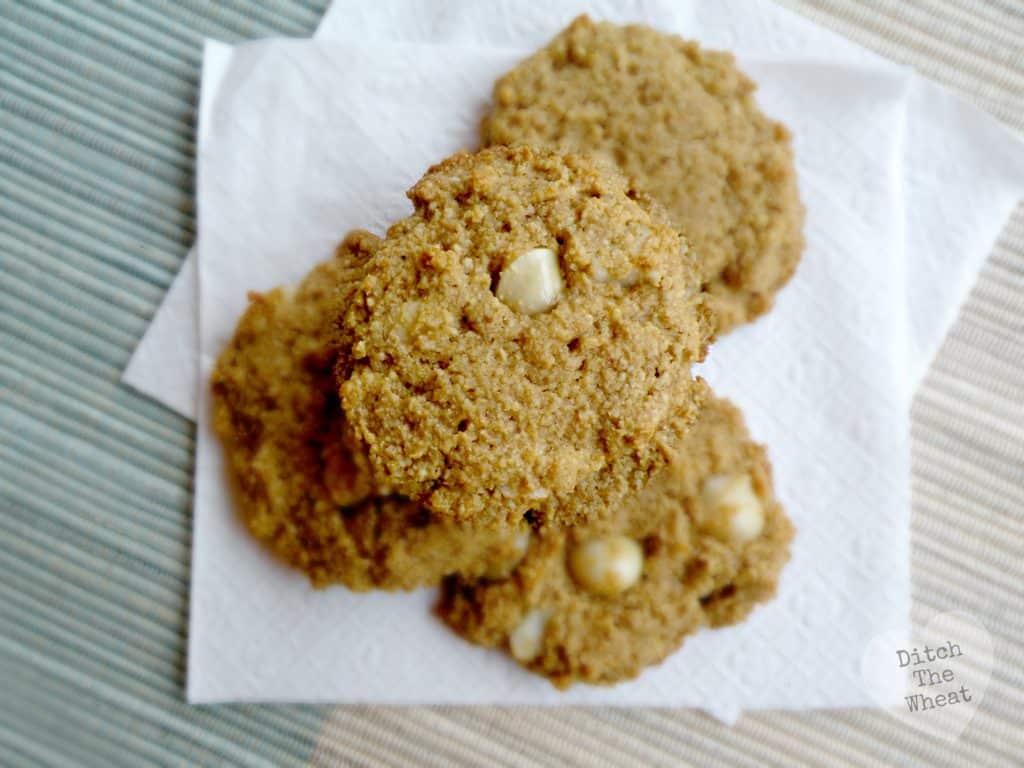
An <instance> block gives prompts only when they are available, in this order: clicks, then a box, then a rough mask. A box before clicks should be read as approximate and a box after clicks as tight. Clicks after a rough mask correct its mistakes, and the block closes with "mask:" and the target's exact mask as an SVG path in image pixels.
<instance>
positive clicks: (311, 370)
mask: <svg viewBox="0 0 1024 768" xmlns="http://www.w3.org/2000/svg"><path fill="white" fill-rule="evenodd" d="M378 243H379V240H378V239H377V238H375V237H373V236H372V235H369V234H367V233H360V232H356V233H353V234H351V235H349V237H348V238H347V239H346V240H345V242H344V243H342V245H341V246H339V248H338V250H337V253H336V255H335V257H334V258H333V259H331V260H330V261H328V262H326V263H324V264H321V265H320V266H318V267H316V268H315V269H314V270H313V271H312V272H310V274H309V275H308V276H307V277H306V278H305V280H303V281H302V283H301V284H300V285H299V286H298V287H297V288H296V289H295V290H292V291H288V290H284V289H280V288H278V289H275V290H273V291H270V292H268V293H266V294H253V295H252V297H251V301H250V304H249V308H248V310H247V311H246V312H245V314H244V315H243V316H242V318H241V320H240V321H239V323H238V327H237V329H236V331H235V335H234V338H233V339H232V340H231V342H230V343H229V344H228V346H227V348H226V349H225V350H224V352H223V353H222V354H221V357H220V359H219V360H218V362H217V366H216V368H215V370H214V373H213V380H212V386H213V393H214V401H213V402H214V427H215V429H216V431H217V434H218V435H219V436H220V438H221V440H222V441H223V444H224V450H225V454H226V457H227V460H228V465H229V467H230V469H231V472H232V475H233V477H234V480H235V486H236V487H235V490H236V494H235V495H236V499H237V503H238V507H239V511H240V513H241V517H242V519H243V520H244V521H245V523H246V525H247V527H248V528H249V530H250V531H251V532H252V534H253V535H254V536H255V537H256V538H257V539H259V540H260V541H261V542H263V543H264V544H265V545H266V546H267V547H268V548H269V549H270V550H272V551H273V552H274V553H275V554H276V555H277V556H278V557H280V558H281V559H282V560H283V561H284V562H286V563H288V564H289V565H291V566H293V567H295V568H298V569H300V570H302V571H304V572H305V573H306V574H307V575H308V576H309V579H310V581H311V582H312V583H313V585H314V586H317V587H323V586H327V585H329V584H343V585H345V586H347V587H349V588H351V589H356V590H366V589H372V588H380V589H412V588H414V587H418V586H423V585H429V584H436V583H437V582H438V581H439V580H440V579H441V577H442V576H444V575H445V574H448V573H453V572H456V571H462V572H465V573H467V574H482V573H485V572H486V573H491V574H494V573H501V572H502V569H503V568H504V570H505V571H507V570H508V568H509V567H511V566H512V565H514V564H515V563H516V562H517V561H518V560H519V558H520V557H521V556H522V554H523V551H524V549H525V547H524V540H523V538H522V536H521V535H520V532H519V531H517V530H515V529H508V530H505V531H501V530H496V531H495V530H492V531H471V530H468V529H466V528H465V527H464V526H459V525H456V524H454V523H451V522H438V521H435V520H434V519H433V518H432V517H431V515H430V514H429V513H427V512H426V511H425V510H424V509H423V508H422V507H420V506H419V505H418V504H414V503H413V502H410V501H408V500H405V499H402V498H400V497H397V496H378V495H376V494H377V493H379V492H380V490H381V489H380V488H379V487H377V486H376V484H375V483H374V482H373V475H372V473H371V471H370V467H369V464H368V462H367V461H366V458H365V456H364V455H363V454H362V452H361V449H360V447H359V445H358V443H357V442H355V441H354V440H353V439H352V438H351V436H350V434H349V433H348V430H347V428H346V422H345V417H344V415H343V413H342V411H341V408H340V405H339V402H338V396H337V390H336V386H335V382H334V376H333V368H334V363H335V359H334V358H335V353H334V341H333V339H334V335H335V332H334V328H333V323H334V320H335V318H336V317H337V313H338V308H339V307H340V306H342V305H343V304H344V303H345V302H346V301H348V300H349V297H350V296H351V293H352V291H353V290H354V288H355V286H356V285H357V284H358V282H359V281H360V280H361V279H362V278H363V275H364V270H365V264H366V261H367V259H368V258H369V256H370V253H371V252H372V251H373V250H374V249H375V248H376V247H377V245H378Z"/></svg>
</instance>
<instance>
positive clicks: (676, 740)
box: [0, 0, 1024, 766]
mask: <svg viewBox="0 0 1024 768" xmlns="http://www.w3.org/2000/svg"><path fill="white" fill-rule="evenodd" d="M324 4H325V3H324V2H323V0H311V1H310V2H308V3H307V2H301V1H300V0H279V1H277V2H274V1H272V0H267V1H266V2H261V3H248V2H242V0H229V1H227V2H218V3H207V2H203V1H202V0H183V1H179V2H169V1H168V2H158V1H157V0H150V1H149V2H140V1H139V0H119V1H118V2H102V3H101V2H91V1H87V0H76V1H74V2H57V1H56V0H34V1H33V2H26V3H20V2H12V0H2V2H0V334H2V343H0V765H16V766H21V765H35V764H42V765H61V766H64V765H98V766H117V765H126V766H137V765H140V764H159V765H227V764H239V765H305V764H308V763H310V762H312V763H313V764H317V765H325V766H326V765H337V764H346V765H348V764H351V765H383V764H394V765H410V764H433V765H453V764H467V765H474V764H475V765H491V764H521V763H538V764H544V763H546V764H564V763H585V764H620V765H621V764H628V765H637V764H641V765H648V764H679V763H691V764H699V765H710V764H729V765H734V764H750V765H769V764H794V763H808V764H819V765H821V764H829V765H835V764H842V763H852V764H865V765H867V764H871V765H874V764H895V763H899V764H913V763H921V764H944V763H948V764H961V765H965V764H970V765H986V764H990V765H1012V764H1021V763H1024V728H1022V727H1021V726H1022V725H1024V722H1022V721H1024V716H1022V714H1021V713H1022V712H1024V645H1022V640H1021V638H1022V637H1024V617H1022V615H1021V613H1020V610H1019V607H1020V600H1021V587H1020V584H1021V583H1024V558H1022V557H1021V554H1022V549H1024V211H1022V210H1018V214H1017V216H1016V217H1015V218H1014V219H1013V221H1012V222H1011V223H1010V224H1009V226H1008V228H1007V229H1006V231H1005V232H1004V234H1003V236H1002V238H1001V240H1000V242H999V243H998V245H997V247H996V249H995V251H994V252H993V255H992V257H991V258H990V260H989V262H988V264H987V265H986V268H985V271H984V274H983V275H982V277H981V279H980V281H979V283H978V285H977V286H976V288H975V290H974V292H973V295H972V297H971V300H970V301H969V302H968V304H967V306H966V307H965V309H964V311H963V313H962V316H961V318H960V320H959V322H958V323H957V325H956V327H955V328H954V330H953V332H952V333H951V335H950V337H949V339H948V340H947V342H946V344H945V345H944V347H943V350H942V352H941V353H940V355H939V357H938V359H937V360H936V362H935V364H934V366H933V368H932V371H931V373H930V375H929V377H928V379H927V381H926V383H925V385H924V386H923V388H922V390H921V392H920V393H919V395H918V397H917V400H916V402H915V406H914V451H915V461H914V493H915V502H914V503H915V510H914V511H915V514H914V552H913V567H914V574H913V577H914V589H915V593H914V598H915V620H918V621H923V620H925V619H926V618H927V616H928V615H929V614H930V613H931V612H934V611H941V610H949V609H951V608H968V609H970V610H971V611H973V612H974V613H975V614H977V615H978V616H979V617H981V618H982V619H983V620H984V621H986V623H987V624H988V627H989V629H990V630H991V631H992V632H993V637H994V640H995V644H996V654H997V665H996V669H995V671H994V673H993V681H992V684H991V687H990V689H989V691H988V694H987V696H986V698H985V701H984V703H983V705H982V709H981V711H980V712H979V714H978V716H977V717H976V719H975V720H974V721H973V722H972V724H971V725H970V727H969V728H968V730H967V731H966V733H965V734H964V736H963V737H962V738H961V739H960V740H959V741H958V742H956V743H954V744H946V743H939V744H935V743H932V742H931V741H929V740H928V739H927V738H925V737H924V736H922V735H919V734H918V733H917V732H915V731H909V730H907V729H906V728H904V727H902V726H900V725H899V724H898V723H896V722H895V721H892V720H890V719H888V718H887V717H886V716H884V715H880V714H876V713H872V712H869V711H841V712H819V713H813V714H787V713H778V712H776V713H761V714H755V715H749V716H746V717H744V718H743V720H742V721H741V722H740V723H739V724H738V725H737V726H736V727H734V728H731V729H730V728H727V727H725V726H722V725H721V724H719V723H717V722H715V721H712V720H711V719H709V718H708V717H706V716H704V715H702V714H699V713H696V712H690V711H670V710H613V709H568V710H558V711H552V710H535V709H501V708H466V709H453V708H427V707H424V708H411V709H409V708H407V709H396V708H384V707H347V708H333V709H332V708H326V707H312V706H220V707H188V706H185V705H184V703H183V700H182V685H183V676H184V669H185V658H184V653H185V631H186V620H185V619H186V612H187V599H188V571H189V566H188V561H189V535H190V534H189V530H190V523H191V520H190V513H189V501H190V494H191V465H192V460H193V452H194V438H193V431H192V427H191V425H190V424H189V423H188V422H187V421H185V420H183V419H181V418H179V417H177V416H175V415H173V414H171V413H170V412H168V411H166V410H164V409H162V408H161V407H159V406H157V405H155V404H153V403H151V402H149V401H148V400H146V399H144V398H142V397H140V396H138V395H136V394H134V393H133V392H132V391H130V390H128V389H126V388H124V387H123V386H121V385H120V384H119V381H118V380H119V376H120V372H121V370H122V368H123V367H124V365H125V363H126V362H127V359H128V356H129V354H130V353H131V350H132V349H133V348H134V345H135V343H136V341H137V340H138V338H139V337H140V336H141V334H142V331H143V330H144V328H145V326H146V324H147V322H148V319H149V317H150V316H151V315H152V313H153V311H154V310H155V308H156V305H157V303H158V302H159V300H160V298H161V296H162V295H163V292H164V291H165V290H166V288H167V286H168V285H169V283H170V281H171V279H172V277H173V276H174V274H175V272H176V270H177V268H178V266H179V264H180V263H181V260H182V259H183V258H184V255H185V252H186V249H187V248H188V246H189V244H190V243H191V240H192V237H193V234H194V226H195V221H194V216H193V210H192V205H193V203H192V185H193V160H194V143H193V130H194V121H195V97H196V86H197V78H198V72H199V59H200V43H201V40H202V38H203V37H204V36H211V37H216V38H219V39H221V40H226V41H229V42H232V41H239V40H243V39H247V38H252V37H262V36H269V35H296V36H305V35H308V34H310V33H311V32H312V30H313V29H314V27H315V26H316V23H317V21H318V20H319V17H320V14H321V13H322V11H323V6H324ZM785 4H786V5H788V6H790V7H792V8H794V9H795V10H798V11H800V12H802V13H805V14H807V15H808V16H810V17H812V18H814V19H816V20H817V21H819V22H821V23H823V24H826V25H828V26H831V27H833V28H835V29H837V30H839V31H841V32H843V33H844V34H846V35H848V36H850V37H852V38H854V39H856V40H858V41H860V42H862V43H864V44H866V45H868V46H870V47H872V48H874V49H876V50H878V51H880V52H882V53H884V54H886V55H888V56H891V57H892V58H895V59H899V60H901V61H905V62H909V63H912V64H914V65H915V66H917V67H918V68H919V69H920V70H921V71H923V72H924V73H926V74H928V75H929V76H932V77H934V78H935V79H937V80H939V81H941V82H943V83H946V84H948V85H950V86H951V87H953V88H955V89H957V90H959V91H961V92H963V93H964V94H966V95H967V96H968V97H969V98H971V99H973V100H975V101H976V102H977V103H979V104H980V105H982V106H983V107H985V108H987V109H989V110H991V111H992V112H993V113H994V114H996V115H998V116H999V117H1001V118H1002V119H1004V120H1005V121H1006V122H1007V123H1008V124H1010V125H1013V126H1015V127H1017V128H1018V129H1021V130H1024V42H1022V41H1024V5H1022V4H1021V3H1019V2H1018V1H1017V0H985V1H979V2H970V0H908V1H905V2H903V1H901V0H867V1H865V0H860V1H859V2H857V1H855V0H785Z"/></svg>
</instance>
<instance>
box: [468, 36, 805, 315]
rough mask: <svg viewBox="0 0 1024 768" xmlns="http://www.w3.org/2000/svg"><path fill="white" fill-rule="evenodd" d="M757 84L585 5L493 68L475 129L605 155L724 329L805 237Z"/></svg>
mask: <svg viewBox="0 0 1024 768" xmlns="http://www.w3.org/2000/svg"><path fill="white" fill-rule="evenodd" d="M754 89H755V85H754V83H753V82H752V81H751V80H750V79H749V78H747V77H746V76H745V75H744V74H743V73H742V72H741V71H740V70H739V69H738V68H737V67H736V64H735V61H734V59H733V57H732V55H730V54H728V53H722V52H718V51H706V50H702V49H701V48H700V47H699V46H698V45H697V44H696V43H693V42H687V41H684V40H682V39H680V38H678V37H675V36H672V35H666V34H663V33H660V32H657V31H656V30H653V29H650V28H648V27H643V26H638V25H631V26H616V25H614V24H610V23H596V22H593V21H591V20H590V19H588V18H587V17H585V16H583V17H580V18H578V19H576V20H575V21H573V23H572V24H570V25H569V27H568V28H567V29H565V30H564V31H563V32H562V33H560V34H559V35H558V36H557V37H555V38H554V40H552V41H551V43H550V44H549V45H548V46H547V47H546V48H544V49H543V50H541V51H539V52H538V53H536V54H534V55H533V56H531V57H530V58H528V59H526V60H525V61H523V62H522V63H521V64H519V65H518V66H517V67H515V69H513V70H512V71H511V72H509V73H508V74H507V75H505V76H504V77H502V78H501V79H500V80H498V82H497V84H496V85H495V87H494V106H493V110H492V112H491V113H490V114H489V115H488V116H487V117H485V119H484V120H483V122H482V125H481V137H482V140H483V143H484V144H485V145H493V144H509V145H512V144H527V145H530V146H543V147H554V148H557V149H560V150H563V151H577V152H579V151H582V152H591V153H594V154H599V155H602V156H605V157H607V158H608V159H610V160H613V161H614V162H616V163H617V164H618V165H619V167H620V168H622V170H623V171H625V173H626V175H627V176H628V177H630V178H631V179H633V180H634V181H635V183H636V184H637V186H638V187H639V188H640V189H642V190H643V191H645V192H647V193H648V194H650V195H651V196H652V197H653V198H654V199H655V200H657V201H658V202H660V203H661V204H662V205H663V206H665V208H666V209H667V211H668V213H669V216H670V218H671V220H672V222H673V223H674V224H675V226H677V227H678V228H679V230H680V231H681V232H683V233H684V234H685V235H686V237H687V238H688V239H689V240H690V243H691V244H692V246H693V249H694V251H695V253H696V254H697V255H698V257H699V258H700V260H701V263H702V275H703V280H704V285H705V290H706V291H707V292H708V293H709V295H710V298H711V306H712V308H713V310H714V314H715V317H716V329H717V331H718V332H719V333H724V332H725V331H728V330H730V329H731V328H733V327H735V326H736V325H739V324H742V323H745V322H749V321H750V320H753V319H754V318H756V317H758V316H759V315H761V314H763V313H765V312H767V311H768V310H769V309H770V308H771V306H772V304H773V301H774V296H775V294H776V292H777V291H778V290H779V289H780V288H781V287H782V286H783V285H784V284H785V283H786V282H787V281H788V280H789V278H790V277H791V276H792V274H793V272H794V271H795V269H796V265H797V262H798V261H799V259H800V254H801V252H802V250H803V246H804V240H803V235H802V228H803V220H804V208H803V205H802V204H801V202H800V197H799V193H798V190H797V178H796V171H795V167H794V162H793V151H792V146H791V140H790V134H789V131H788V130H787V129H786V128H785V127H784V126H783V125H782V124H780V123H778V122H775V121H773V120H771V119H769V118H768V117H766V116H765V115H764V114H763V113H762V112H761V110H760V109H759V108H758V106H757V104H756V102H755V100H754V98H753V92H754Z"/></svg>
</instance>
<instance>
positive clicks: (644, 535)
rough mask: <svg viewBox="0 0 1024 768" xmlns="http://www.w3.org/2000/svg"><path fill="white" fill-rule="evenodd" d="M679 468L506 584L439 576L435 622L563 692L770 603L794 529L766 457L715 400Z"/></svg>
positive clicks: (541, 550)
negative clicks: (514, 661)
mask: <svg viewBox="0 0 1024 768" xmlns="http://www.w3.org/2000/svg"><path fill="white" fill-rule="evenodd" d="M677 447H678V452H677V455H676V458H675V460H674V461H673V463H671V464H670V465H669V467H668V468H666V470H665V471H664V472H662V473H661V474H660V475H658V476H657V477H656V478H655V480H654V481H652V483H651V484H650V485H649V486H648V487H647V488H646V489H645V490H644V491H643V492H642V493H640V494H639V495H637V496H634V497H632V498H631V499H630V500H628V501H626V502H624V503H623V504H621V505H619V506H618V507H616V508H615V510H613V511H610V512H609V513H608V514H607V515H606V516H605V517H603V518H602V519H600V520H599V521H596V522H594V523H592V524H589V525H587V526H583V527H577V528H570V529H543V528H542V529H541V530H540V531H539V532H538V533H537V534H536V535H534V536H533V538H532V540H531V542H530V545H529V549H528V551H527V554H526V556H525V557H524V558H523V559H522V561H521V562H520V563H519V565H518V566H517V567H516V568H515V570H514V571H513V572H512V573H511V574H510V575H509V576H507V577H505V578H498V579H483V580H476V581H474V580H472V579H465V578H460V577H449V578H447V579H445V581H444V583H443V587H442V596H441V600H440V602H439V604H438V608H437V611H438V614H439V616H440V617H441V618H442V619H443V620H444V621H445V622H446V623H447V624H448V625H449V626H451V627H452V629H454V630H455V631H456V632H458V633H459V634H461V635H462V636H463V637H465V638H467V639H468V640H470V641H472V642H474V643H478V644H481V645H484V646H489V647H498V648H503V649H504V650H506V651H507V652H509V653H510V655H512V656H513V657H514V658H516V659H517V660H518V661H519V662H520V663H521V664H523V665H524V666H526V667H527V668H528V669H530V670H532V671H534V672H537V673H539V674H542V675H545V676H546V677H548V678H549V679H550V680H551V681H552V682H553V683H554V684H555V685H556V686H558V687H562V688H564V687H568V686H569V685H571V684H572V683H574V682H587V683H599V684H610V683H615V682H618V681H620V680H625V679H628V678H632V677H635V676H636V675H638V674H639V673H640V672H641V671H642V670H643V669H644V668H645V667H647V666H650V665H652V664H657V663H659V662H661V661H662V660H663V659H665V658H666V657H667V656H668V655H669V654H671V653H672V652H673V651H674V650H676V649H677V648H678V647H679V646H680V645H681V643H682V641H683V639H684V637H685V636H686V635H688V634H691V633H693V632H695V631H697V630H698V629H700V628H701V627H703V626H708V625H710V626H713V627H717V626H722V625H725V624H730V623H734V622H737V621H740V620H742V619H743V618H744V617H745V616H746V615H747V614H748V613H750V611H751V610H752V609H753V608H754V607H755V606H756V605H757V604H759V603H762V602H765V601H767V600H768V599H770V598H771V597H772V595H774V593H775V588H776V584H777V581H778V578H779V573H780V572H781V570H782V567H783V566H784V565H785V563H786V561H787V560H788V558H789V543H790V540H791V539H792V536H793V527H792V524H791V523H790V521H789V519H788V518H787V517H786V515H785V513H784V512H783V510H782V508H781V507H780V505H779V504H778V502H777V501H776V500H775V498H774V496H773V493H772V485H771V474H770V467H769V465H768V460H767V457H766V455H765V452H764V449H763V448H762V447H761V446H759V445H757V444H756V443H753V442H752V441H751V440H750V438H749V436H748V434H747V430H746V427H745V425H744V423H743V417H742V415H741V414H740V412H739V411H738V410H737V409H736V408H735V407H734V406H733V405H731V404H730V403H729V402H728V401H726V400H722V399H712V400H711V401H710V402H709V404H708V405H707V406H706V407H705V409H704V410H703V412H702V414H701V416H700V417H699V419H698V421H697V422H696V423H695V424H694V425H693V427H692V428H691V430H690V432H689V434H688V436H687V437H686V438H685V440H684V442H683V443H682V444H680V445H678V446H677Z"/></svg>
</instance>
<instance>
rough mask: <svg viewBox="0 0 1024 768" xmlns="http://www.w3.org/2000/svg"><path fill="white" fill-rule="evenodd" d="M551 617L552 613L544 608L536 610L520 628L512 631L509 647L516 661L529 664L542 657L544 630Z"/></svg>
mask: <svg viewBox="0 0 1024 768" xmlns="http://www.w3.org/2000/svg"><path fill="white" fill-rule="evenodd" d="M550 615H551V614H550V612H548V611H546V610H544V609H543V608H534V609H533V610H532V611H530V612H529V613H528V614H526V616H524V617H523V620H522V621H520V622H519V626H518V627H516V628H515V629H514V630H512V634H511V635H509V637H508V647H509V650H510V651H512V655H513V656H514V657H515V658H516V659H518V660H519V661H522V662H524V663H528V662H531V661H533V660H534V659H536V658H537V657H538V656H539V655H540V649H541V646H542V643H543V640H544V628H545V627H546V626H547V624H548V618H549V617H550Z"/></svg>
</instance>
